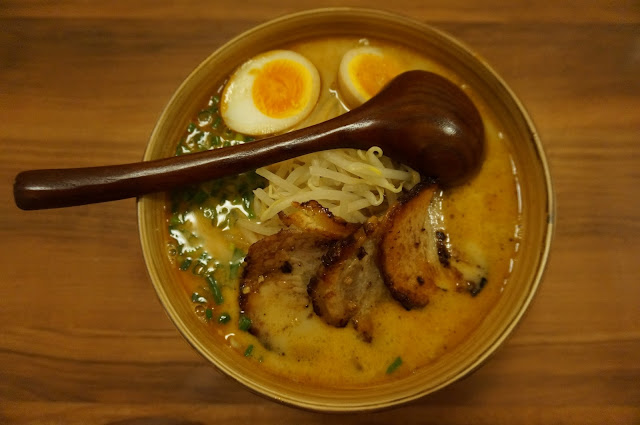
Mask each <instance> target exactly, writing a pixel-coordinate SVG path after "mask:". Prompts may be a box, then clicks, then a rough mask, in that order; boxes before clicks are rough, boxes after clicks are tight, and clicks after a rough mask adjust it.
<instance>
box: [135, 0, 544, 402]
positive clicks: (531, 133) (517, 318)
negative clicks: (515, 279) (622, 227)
mask: <svg viewBox="0 0 640 425" xmlns="http://www.w3.org/2000/svg"><path fill="white" fill-rule="evenodd" d="M319 14H323V15H340V16H346V17H348V15H350V14H358V15H359V17H363V15H366V16H365V17H366V18H368V19H371V18H374V19H382V20H395V21H398V20H401V21H403V24H405V25H408V26H412V27H413V28H416V29H420V30H422V31H426V32H431V33H435V34H437V35H438V36H439V37H441V38H443V39H445V40H446V41H447V42H448V43H451V44H452V45H454V46H456V47H458V48H459V49H461V50H463V51H466V52H467V53H468V54H469V55H470V56H472V57H473V58H474V59H475V60H477V61H478V62H479V63H480V64H481V65H482V67H483V68H484V69H485V70H486V71H487V72H488V73H489V74H490V75H491V77H492V78H493V79H494V80H495V82H497V83H498V84H499V85H500V88H501V89H502V90H504V91H505V93H506V94H507V95H508V96H509V98H510V100H511V101H512V102H513V103H514V104H515V106H516V107H517V109H518V111H519V113H520V115H521V118H522V119H523V121H524V123H525V124H526V130H527V132H528V140H527V141H528V142H530V143H531V142H532V143H533V148H534V151H535V154H536V156H537V157H538V164H539V166H540V168H541V170H542V175H543V178H544V186H545V191H546V206H545V210H546V212H547V224H546V227H545V229H544V233H543V238H542V246H541V247H540V250H539V255H538V258H537V264H538V268H537V270H536V273H535V275H534V276H533V277H532V278H531V279H530V288H531V289H530V290H529V292H528V294H527V296H526V297H525V298H524V300H523V301H522V304H521V308H520V309H519V310H518V311H517V313H516V314H514V315H513V316H511V317H510V321H509V322H507V323H506V324H505V325H504V326H503V328H502V331H501V332H500V333H499V334H496V337H495V338H494V340H493V341H492V343H491V344H490V345H488V346H487V347H486V349H485V350H484V351H482V352H479V353H477V356H476V357H475V358H474V359H473V361H469V362H467V363H466V364H465V366H464V367H462V368H460V369H459V370H458V372H457V373H456V374H454V375H453V376H451V377H450V378H449V379H448V380H446V381H444V382H441V383H439V384H438V385H435V386H429V387H428V388H425V389H423V390H422V391H417V392H415V393H413V394H411V395H406V396H403V397H397V398H393V399H391V398H390V399H387V400H385V401H384V402H380V400H377V401H375V402H371V401H366V402H359V403H352V404H350V405H348V406H343V405H340V406H338V405H327V404H326V403H321V402H318V403H313V402H309V401H308V400H300V399H297V398H293V397H291V398H290V397H282V396H278V395H275V394H274V393H273V392H271V391H269V390H268V389H265V388H262V387H261V386H256V385H255V383H254V382H253V381H251V380H249V379H246V378H245V377H242V376H239V375H238V374H237V373H234V372H233V371H232V370H231V368H229V367H227V366H226V365H225V364H223V363H221V362H219V361H217V359H215V358H213V357H212V356H210V355H208V353H206V351H205V350H204V349H203V347H202V344H200V343H199V342H198V340H197V338H195V337H194V335H193V334H192V333H191V331H190V330H189V329H188V327H186V326H181V324H179V323H178V322H177V320H179V315H178V312H177V311H176V310H175V309H174V307H173V306H172V305H171V304H170V303H168V302H165V299H167V298H168V297H166V293H164V290H163V289H162V287H161V286H160V285H159V284H158V283H157V282H158V281H159V276H158V275H156V273H155V269H154V267H153V258H152V257H151V254H150V253H149V252H148V251H147V249H145V245H144V235H145V233H146V232H147V231H149V229H147V226H146V224H145V222H144V220H143V217H144V212H145V209H146V207H147V205H148V204H149V202H150V200H151V198H152V197H153V195H145V196H142V197H139V198H138V199H137V205H136V206H137V221H138V230H139V231H138V234H139V240H140V243H141V246H142V253H143V258H144V261H145V265H146V269H147V273H148V276H149V278H150V280H151V283H152V285H153V287H154V289H155V292H156V296H157V297H158V299H159V301H160V303H161V305H162V306H163V307H164V309H165V313H166V314H167V316H168V317H169V319H170V320H171V322H172V323H173V324H174V326H175V327H176V328H177V330H178V332H179V334H180V335H182V337H183V338H184V339H185V340H186V341H187V343H188V344H189V345H190V346H191V347H192V348H193V349H195V350H196V351H197V352H198V353H199V354H200V355H201V356H202V357H204V358H205V359H206V360H208V362H209V363H211V364H212V365H213V366H215V367H216V368H217V369H218V370H220V371H221V372H223V373H224V374H225V375H226V376H227V377H229V378H231V379H234V380H235V381H237V382H239V383H240V384H242V386H243V387H244V388H246V389H248V390H250V391H251V392H254V393H256V394H259V395H261V396H263V397H266V398H268V399H270V400H274V401H277V402H280V403H283V404H286V405H289V406H294V407H298V408H302V409H306V410H311V411H321V412H356V411H358V412H364V411H373V410H381V409H386V408H390V407H393V406H397V405H399V404H404V403H407V402H410V401H413V400H416V399H418V398H421V397H424V396H426V395H427V394H430V393H433V392H435V391H438V390H440V389H442V388H444V387H445V386H448V385H450V384H451V383H453V382H456V381H459V380H460V379H462V378H464V377H465V376H468V375H470V374H471V373H473V372H474V371H476V370H477V369H479V368H480V366H481V365H483V364H484V363H485V362H486V360H487V359H488V358H489V357H490V356H491V355H493V354H494V353H495V352H496V351H497V350H498V349H499V348H500V347H501V346H502V345H503V344H504V342H505V341H506V340H507V339H508V338H509V337H510V336H511V335H512V334H513V331H514V330H515V328H516V327H517V326H518V324H519V323H520V322H521V320H522V318H523V316H524V315H525V314H526V312H527V311H528V309H529V306H530V304H531V302H532V300H533V299H534V297H535V295H536V293H537V291H538V288H539V286H540V284H541V282H542V279H543V277H544V274H545V272H546V268H547V265H548V259H549V255H550V251H551V243H552V240H553V237H554V232H555V215H556V203H555V192H554V188H553V182H552V178H551V173H550V170H549V165H548V162H547V157H546V154H545V150H544V147H543V145H542V143H541V140H540V137H539V135H538V131H537V129H536V126H535V124H534V122H533V120H532V118H531V116H530V114H529V112H528V111H527V109H526V108H525V106H524V105H523V103H522V102H521V100H520V98H519V97H518V96H517V95H516V94H515V93H514V91H513V90H512V89H511V87H509V86H508V85H507V83H506V82H505V81H504V80H503V79H502V77H501V76H500V75H499V74H498V73H497V72H496V71H495V70H494V69H493V67H492V66H491V65H490V64H489V63H488V62H487V61H486V60H485V59H484V58H483V57H482V56H480V55H479V54H477V53H476V52H475V50H474V49H472V48H470V47H469V46H468V45H466V44H465V43H464V42H462V41H460V40H458V39H457V38H454V37H453V36H451V35H449V34H448V33H446V32H444V31H442V30H440V29H438V28H435V27H433V26H432V25H430V24H427V23H424V22H421V21H418V20H416V19H413V18H411V17H408V16H406V15H402V14H398V13H395V12H389V11H385V10H380V9H373V8H360V7H323V8H314V9H308V10H304V11H298V12H294V13H289V14H285V15H282V16H279V17H276V18H274V19H270V20H267V21H265V22H263V23H260V24H258V25H256V26H253V27H251V28H249V29H248V30H245V31H242V32H241V33H239V34H238V35H236V36H234V37H232V38H231V39H229V40H228V41H227V42H225V43H223V44H222V45H221V46H220V47H218V48H217V49H215V50H214V51H213V52H211V53H210V54H209V55H207V57H206V58H204V59H203V60H202V61H201V62H200V63H199V64H198V65H197V66H196V68H194V69H193V70H192V71H191V72H190V73H189V74H188V76H187V77H186V78H184V79H183V80H182V82H181V83H180V85H179V86H178V87H177V89H176V90H175V91H174V93H173V95H172V96H171V98H170V99H169V101H168V102H167V103H166V105H165V107H164V108H163V110H162V112H161V114H160V116H159V118H158V120H157V121H156V124H155V126H154V129H153V131H152V133H151V135H150V137H149V141H148V143H147V146H146V148H145V152H144V155H143V160H144V161H147V160H150V159H151V158H150V155H151V143H150V142H151V141H153V140H154V139H156V138H157V137H158V132H159V127H160V123H161V122H162V121H163V120H164V119H165V117H166V116H167V115H168V114H169V111H170V109H171V106H172V105H173V104H174V103H175V101H176V99H177V97H178V96H179V94H180V93H181V92H182V91H183V90H184V89H185V85H186V84H187V81H188V80H189V79H190V78H191V77H192V76H194V75H195V74H197V73H199V72H200V70H201V68H203V67H205V66H206V62H207V61H208V60H209V59H210V58H212V57H214V56H216V55H218V54H220V52H222V51H224V50H226V49H228V48H229V47H231V46H233V45H234V44H237V43H238V42H240V41H241V40H243V39H244V38H247V37H250V36H252V35H253V34H255V33H257V32H261V31H263V30H264V29H265V28H268V27H271V26H273V25H277V24H280V23H283V22H287V21H291V20H296V19H300V18H307V17H310V16H311V15H319ZM161 294H163V295H165V297H164V298H163V297H162V296H161Z"/></svg>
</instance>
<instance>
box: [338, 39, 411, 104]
mask: <svg viewBox="0 0 640 425" xmlns="http://www.w3.org/2000/svg"><path fill="white" fill-rule="evenodd" d="M369 55H372V56H376V57H378V58H379V61H380V62H379V63H378V65H380V66H382V68H384V69H380V68H378V69H367V70H363V69H360V70H359V71H362V72H371V73H372V74H375V73H378V74H380V75H378V76H377V77H383V76H386V77H388V78H384V80H385V82H388V81H387V80H390V79H391V78H393V77H395V76H396V75H397V74H400V72H402V67H401V65H400V63H399V62H398V61H397V60H396V58H395V57H394V55H393V54H391V53H390V52H388V51H385V50H383V49H382V48H379V47H373V46H360V47H355V48H353V49H350V50H348V51H347V52H346V53H345V54H344V55H343V57H342V60H341V61H340V67H339V69H338V87H339V91H340V95H341V97H342V100H343V102H344V103H345V104H346V105H347V106H348V107H349V108H355V107H357V106H360V105H362V104H363V103H364V102H366V101H367V100H369V99H370V98H371V97H372V96H374V95H375V94H376V93H377V92H376V93H369V92H367V90H365V89H364V87H363V85H362V81H361V78H363V77H369V76H370V75H359V74H358V73H357V72H356V73H354V69H353V64H354V63H355V61H357V60H360V59H362V58H363V57H365V56H369ZM389 72H391V74H390V75H386V74H387V73H389ZM383 85H384V84H380V87H378V89H381V88H382V86H383Z"/></svg>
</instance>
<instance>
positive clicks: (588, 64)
mask: <svg viewBox="0 0 640 425" xmlns="http://www.w3.org/2000/svg"><path fill="white" fill-rule="evenodd" d="M342 4H343V5H350V6H359V7H373V8H382V9H386V10H390V11H394V12H398V13H401V14H404V15H407V16H409V17H411V18H414V19H416V20H419V21H422V22H425V23H429V24H432V25H434V26H436V27H438V28H440V29H442V30H444V31H446V32H448V33H450V34H452V35H453V36H455V37H457V38H459V39H460V40H462V41H463V42H464V43H466V44H467V45H469V46H471V47H472V48H473V49H474V50H475V51H476V52H478V54H480V55H481V56H482V57H484V58H485V59H486V60H487V61H488V62H489V63H490V64H491V65H492V66H493V67H494V68H495V69H496V70H497V71H498V72H499V73H500V75H501V76H502V77H503V78H504V79H505V80H506V81H507V83H508V84H509V85H510V86H511V87H512V88H513V90H514V91H515V92H516V94H517V95H518V96H519V97H520V99H521V100H522V101H523V103H524V104H525V105H526V107H527V109H528V110H529V111H530V113H531V115H532V117H533V119H534V121H535V122H536V124H537V126H538V130H539V132H540V136H541V139H542V141H543V144H544V146H545V149H546V152H547V154H548V158H549V162H550V167H551V172H552V176H553V179H554V184H555V190H556V198H557V202H558V206H557V228H556V234H555V240H554V243H553V248H552V254H551V259H550V263H549V266H548V269H547V273H546V277H545V279H544V282H543V284H542V286H541V288H540V291H539V293H538V296H537V298H536V300H535V302H534V304H533V306H532V307H531V309H530V311H529V313H528V314H527V316H526V317H525V319H524V320H523V322H522V324H521V325H520V326H519V328H518V329H517V331H516V332H515V334H514V336H513V337H512V338H511V339H510V340H509V341H508V343H507V344H506V345H505V346H504V347H503V348H502V349H501V350H499V351H498V353H497V354H496V355H495V356H494V357H493V358H492V359H491V360H490V361H489V362H488V363H487V364H486V365H485V366H484V367H483V368H481V369H480V370H479V371H477V372H476V373H475V374H473V375H472V376H471V377H469V378H467V379H465V380H463V381H460V382H457V383H456V384H454V385H452V386H450V387H448V388H446V389H444V390H441V391H440V392H437V393H435V394H433V395H431V396H427V397H424V398H422V399H420V400H418V401H416V402H414V403H412V404H410V405H408V406H405V407H401V408H397V409H393V410H391V411H386V412H380V413H370V414H363V415H348V416H330V415H321V414H315V413H310V412H305V411H300V410H297V409H293V408H290V407H286V406H281V405H278V404H276V403H273V402H271V401H268V400H265V399H263V398H261V397H258V396H256V395H253V394H251V393H250V392H248V391H247V390H245V389H244V388H243V387H241V386H240V385H239V384H236V383H235V382H232V381H230V380H229V379H227V378H225V377H223V376H222V375H221V374H219V373H218V372H217V371H216V370H214V369H213V368H212V367H211V366H209V365H208V364H207V363H206V362H205V361H204V360H203V359H202V358H201V357H200V356H199V355H198V354H197V353H195V352H194V351H193V350H192V349H191V348H190V347H189V345H188V344H187V343H186V342H185V341H184V340H183V339H182V338H181V336H180V335H179V334H178V332H177V331H176V330H175V328H174V327H173V325H172V324H171V322H170V321H169V319H168V318H167V316H166V315H165V314H164V312H163V309H162V307H161V305H160V303H159V302H158V300H157V298H156V296H155V293H154V290H153V287H152V285H151V283H150V281H149V279H148V277H147V275H146V271H145V266H144V262H143V260H142V255H141V250H140V243H139V240H138V233H137V223H136V212H135V201H133V200H125V201H117V202H112V203H107V204H103V205H89V206H83V207H75V208H70V209H60V210H48V211H32V212H24V211H20V210H19V209H18V208H16V207H15V205H14V204H13V199H12V184H13V178H14V176H15V175H16V174H17V173H18V172H19V171H22V170H26V169H33V168H54V167H74V166H93V165H105V164H114V163H124V162H132V161H136V160H138V159H140V158H141V157H142V153H143V150H144V147H145V144H146V142H147V139H148V137H149V135H150V133H151V130H152V128H153V126H154V123H155V121H156V119H157V118H158V116H159V115H160V113H161V111H162V109H163V107H164V105H165V104H166V103H167V102H168V100H169V98H170V96H171V94H172V93H173V91H174V90H175V89H176V88H177V87H178V85H179V84H180V82H181V81H182V80H183V79H184V78H185V77H186V76H187V75H188V73H189V72H190V71H191V70H192V69H194V68H195V67H196V66H197V64H198V63H199V62H200V61H201V60H203V59H204V58H205V57H206V56H207V55H208V54H209V53H211V52H212V51H213V50H215V49H216V48H217V47H218V46H220V45H221V44H222V43H224V42H225V41H227V40H229V39H230V38H231V37H233V36H235V35H237V34H239V33H240V32H242V31H244V30H246V29H248V28H250V27H252V26H254V25H257V24H259V23H262V22H264V21H266V20H269V19H272V18H275V17H278V16H280V15H282V14H285V13H289V12H294V11H300V10H305V9H309V8H314V7H321V6H329V5H335V3H332V2H327V1H308V0H296V1H293V0H273V1H249V2H241V3H239V2H233V1H228V0H223V1H216V2H202V1H183V2H174V1H161V0H154V1H150V0H144V1H134V0H114V1H109V2H87V1H84V0H66V1H65V0H62V1H58V2H46V1H37V0H31V1H27V0H2V1H1V2H0V147H1V152H2V154H1V156H0V196H1V198H0V199H1V201H2V202H0V240H1V241H2V244H1V245H0V250H1V251H0V424H93V423H95V424H118V425H124V424H128V425H140V424H145V425H146V424H161V425H162V424H172V425H173V424H208V423H216V424H236V423H247V424H249V423H250V424H282V423H291V424H300V423H303V424H325V423H334V422H335V423H346V424H383V423H384V424H388V423H403V424H418V423H438V424H445V423H452V424H467V423H473V424H514V423H526V424H546V423H554V424H574V423H575V424H578V423H580V424H614V423H616V424H617V423H621V424H626V423H629V424H631V423H636V424H637V423H640V361H639V360H640V285H639V281H640V259H639V258H638V256H639V254H640V190H639V189H638V187H639V186H640V3H638V1H636V0H611V1H604V0H599V1H598V0H587V1H583V2H566V1H561V2H546V1H542V0H515V1H512V2H502V1H497V0H481V1H477V2H467V1H463V0H452V1H447V2H444V1H435V0H425V1H422V2H417V1H414V2H412V1H409V0H396V1H394V2H384V1H378V0H369V1H347V2H344V3H342Z"/></svg>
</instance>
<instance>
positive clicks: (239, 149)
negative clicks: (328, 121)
mask: <svg viewBox="0 0 640 425" xmlns="http://www.w3.org/2000/svg"><path fill="white" fill-rule="evenodd" d="M340 132H341V131H340V129H337V130H336V128H335V127H334V128H332V129H330V130H329V131H327V127H326V126H323V125H321V124H318V125H316V126H313V127H308V128H305V129H301V130H298V131H295V132H291V133H286V134H282V135H279V136H274V137H270V138H267V139H261V140H257V141H254V142H250V143H245V144H241V145H236V146H231V147H226V148H219V149H213V150H210V151H205V152H199V153H194V154H188V155H182V156H177V157H171V158H165V159H159V160H154V161H147V162H140V163H131V164H122V165H109V166H101V167H87V168H67V169H47V170H30V171H24V172H21V173H19V174H18V175H17V176H16V179H15V183H14V186H13V195H14V199H15V202H16V205H17V206H18V207H19V208H21V209H23V210H37V209H46V208H59V207H70V206H75V205H85V204H92V203H98V202H106V201H115V200H118V199H125V198H131V197H135V196H140V195H144V194H147V193H152V192H158V191H165V190H170V189H173V188H176V187H179V186H184V185H187V184H195V183H199V182H203V181H207V180H212V179H216V178H220V177H224V176H228V175H232V174H238V173H242V172H246V171H250V170H254V169H256V168H259V167H261V166H264V165H267V164H273V163H276V162H279V161H284V160H285V159H289V158H293V157H296V156H300V155H304V154H307V153H311V152H315V151H318V150H323V149H332V148H335V147H339V145H340V147H349V146H345V144H347V145H348V143H345V142H346V141H347V140H348V139H349V138H341V137H339V133H340ZM320 142H321V143H320ZM319 146H322V147H321V148H320V147H319Z"/></svg>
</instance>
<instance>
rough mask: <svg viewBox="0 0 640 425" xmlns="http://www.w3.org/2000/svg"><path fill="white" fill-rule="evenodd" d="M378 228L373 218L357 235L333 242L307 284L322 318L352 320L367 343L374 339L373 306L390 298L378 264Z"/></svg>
mask: <svg viewBox="0 0 640 425" xmlns="http://www.w3.org/2000/svg"><path fill="white" fill-rule="evenodd" d="M376 230H377V222H376V221H375V220H374V221H371V220H370V221H369V222H368V223H366V224H365V225H364V226H362V227H360V228H359V229H358V230H357V231H356V232H355V233H354V234H352V235H350V236H349V237H347V238H345V239H343V240H340V241H337V242H335V243H333V244H332V245H331V247H330V248H329V250H328V251H327V253H326V254H325V255H324V256H323V258H322V265H321V266H320V268H319V270H318V272H317V273H316V275H315V276H313V277H312V278H311V281H310V282H309V287H308V292H309V296H310V297H311V300H312V302H313V309H314V311H315V313H316V314H317V315H318V316H320V318H322V320H324V321H325V322H326V323H327V324H329V325H332V326H336V327H344V326H347V325H348V324H349V323H352V324H353V326H354V327H355V329H356V330H357V331H358V332H359V334H360V336H361V337H362V339H363V340H365V341H367V342H370V341H371V340H372V338H373V320H372V318H371V315H370V312H371V308H372V307H373V306H374V305H376V304H377V303H378V302H379V301H380V300H381V299H383V297H385V296H387V297H388V295H387V290H386V288H385V286H384V283H383V281H382V276H381V275H380V270H379V269H378V267H377V265H376V263H375V259H376V254H377V249H378V248H377V245H378V239H379V238H378V237H377V233H376Z"/></svg>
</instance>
